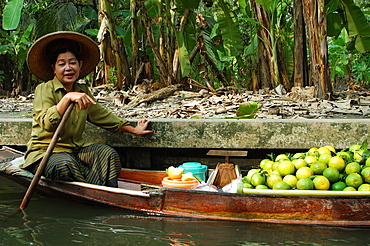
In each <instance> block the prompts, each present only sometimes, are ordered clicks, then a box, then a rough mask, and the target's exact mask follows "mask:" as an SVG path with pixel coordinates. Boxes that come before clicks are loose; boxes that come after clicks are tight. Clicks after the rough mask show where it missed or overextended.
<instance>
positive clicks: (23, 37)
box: [0, 24, 34, 97]
mask: <svg viewBox="0 0 370 246" xmlns="http://www.w3.org/2000/svg"><path fill="white" fill-rule="evenodd" d="M33 28H34V25H32V24H31V25H29V26H28V28H27V29H26V31H25V32H24V33H23V34H20V32H19V31H15V32H11V33H10V34H8V33H6V32H4V31H1V30H0V34H1V36H2V37H3V38H2V39H0V43H1V44H3V45H1V46H0V54H9V55H10V56H9V57H11V59H12V61H13V64H14V67H15V69H14V70H13V72H12V73H13V79H12V88H13V91H12V93H11V94H12V96H14V97H15V96H18V95H19V94H20V93H21V89H22V88H21V87H22V84H21V81H22V74H23V69H24V66H25V63H26V57H27V51H28V48H29V47H30V45H31V41H30V39H29V38H30V36H31V33H32V30H33Z"/></svg>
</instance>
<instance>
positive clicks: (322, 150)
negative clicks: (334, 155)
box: [317, 147, 331, 156]
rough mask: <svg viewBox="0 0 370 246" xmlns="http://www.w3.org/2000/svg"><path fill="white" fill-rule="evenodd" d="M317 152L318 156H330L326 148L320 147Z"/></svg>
mask: <svg viewBox="0 0 370 246" xmlns="http://www.w3.org/2000/svg"><path fill="white" fill-rule="evenodd" d="M317 152H318V153H319V156H320V155H322V154H331V151H330V150H329V149H328V148H326V147H320V148H319V149H318V150H317Z"/></svg>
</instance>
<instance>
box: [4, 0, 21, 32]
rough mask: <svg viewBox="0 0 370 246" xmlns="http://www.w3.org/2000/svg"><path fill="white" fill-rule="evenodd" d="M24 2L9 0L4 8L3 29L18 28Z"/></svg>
mask: <svg viewBox="0 0 370 246" xmlns="http://www.w3.org/2000/svg"><path fill="white" fill-rule="evenodd" d="M23 3H24V0H9V1H8V3H7V5H6V6H5V8H4V13H3V29H4V30H14V29H16V28H17V27H18V25H19V21H20V19H21V13H22V8H23Z"/></svg>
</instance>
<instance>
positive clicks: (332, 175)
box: [322, 167, 340, 183]
mask: <svg viewBox="0 0 370 246" xmlns="http://www.w3.org/2000/svg"><path fill="white" fill-rule="evenodd" d="M322 174H323V175H324V176H325V177H326V178H327V179H328V180H329V181H330V182H331V183H334V182H337V181H338V180H339V178H340V173H339V171H338V169H336V168H334V167H328V168H326V169H325V170H324V172H323V173H322Z"/></svg>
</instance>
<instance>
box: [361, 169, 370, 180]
mask: <svg viewBox="0 0 370 246" xmlns="http://www.w3.org/2000/svg"><path fill="white" fill-rule="evenodd" d="M361 175H362V178H363V179H364V181H365V182H366V183H370V167H365V168H364V169H362V171H361Z"/></svg>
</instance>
